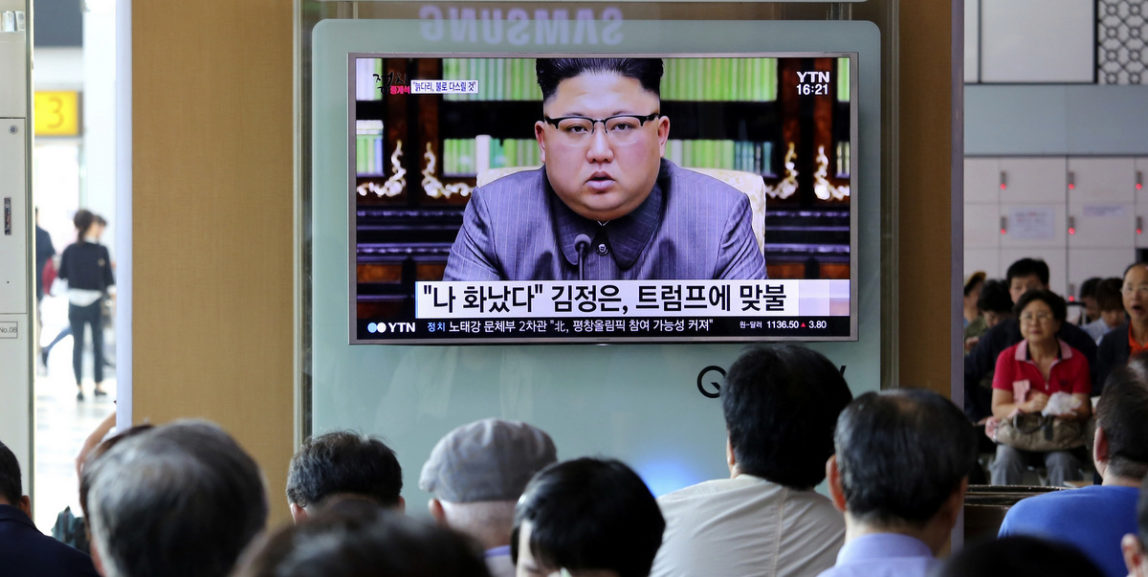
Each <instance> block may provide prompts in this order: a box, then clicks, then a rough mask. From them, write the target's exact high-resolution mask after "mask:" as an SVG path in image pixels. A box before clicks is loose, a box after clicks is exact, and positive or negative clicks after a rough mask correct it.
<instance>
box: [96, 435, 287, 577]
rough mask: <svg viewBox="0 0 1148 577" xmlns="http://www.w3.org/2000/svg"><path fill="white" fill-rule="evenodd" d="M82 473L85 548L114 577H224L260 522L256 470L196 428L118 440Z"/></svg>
mask: <svg viewBox="0 0 1148 577" xmlns="http://www.w3.org/2000/svg"><path fill="white" fill-rule="evenodd" d="M89 469H90V471H89ZM89 474H90V475H91V487H90V489H89V491H88V512H89V514H90V516H91V519H90V527H91V531H92V543H93V544H94V545H95V548H96V550H97V551H98V552H99V555H100V559H101V560H102V561H103V564H104V567H105V568H107V569H108V574H109V575H114V576H116V577H151V576H154V575H164V576H165V577H226V576H227V575H228V574H229V573H230V572H231V569H232V567H233V566H234V565H235V561H236V560H237V559H238V558H239V554H240V553H241V552H242V551H243V549H244V548H245V547H246V546H247V545H248V543H250V542H251V541H252V540H253V539H254V538H255V536H256V535H257V534H259V532H260V531H262V530H263V527H264V525H265V524H266V523H267V510H268V509H267V495H266V493H265V492H264V489H263V476H262V474H261V473H260V472H259V466H258V465H256V464H255V460H254V459H252V458H251V456H250V455H248V454H247V453H246V452H245V451H244V450H243V448H242V447H240V446H239V444H238V443H236V442H235V439H233V438H231V436H230V435H228V434H227V433H225V432H224V431H223V430H222V429H220V428H219V427H218V426H216V425H214V424H211V423H207V422H204V421H177V422H175V423H171V424H168V425H163V426H159V427H156V428H154V429H151V430H148V431H144V432H142V433H140V434H138V435H135V436H133V437H130V438H127V439H124V440H122V441H121V442H119V443H118V444H116V445H115V446H113V447H112V448H111V449H109V450H108V452H106V453H104V454H103V455H102V456H100V457H99V458H98V459H96V460H95V461H93V462H92V463H90V464H89V465H88V467H86V468H85V475H89Z"/></svg>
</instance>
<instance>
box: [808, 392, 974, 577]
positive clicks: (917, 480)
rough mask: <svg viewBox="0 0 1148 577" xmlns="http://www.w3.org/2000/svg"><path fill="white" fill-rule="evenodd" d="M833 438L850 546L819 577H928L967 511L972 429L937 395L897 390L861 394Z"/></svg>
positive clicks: (832, 466)
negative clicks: (833, 565)
mask: <svg viewBox="0 0 1148 577" xmlns="http://www.w3.org/2000/svg"><path fill="white" fill-rule="evenodd" d="M833 438H834V445H835V446H836V448H837V454H836V455H834V456H833V457H830V458H829V462H828V463H826V470H827V474H828V477H829V494H830V496H831V497H832V498H833V504H834V505H836V506H837V508H838V509H840V510H842V511H844V513H845V546H844V547H842V548H841V552H840V553H839V554H838V555H837V565H836V566H835V567H833V568H832V569H828V570H826V571H825V572H823V573H821V577H870V576H890V577H892V576H897V577H923V576H924V575H926V573H928V571H929V569H931V568H932V567H933V566H934V565H936V563H937V561H936V555H937V553H939V552H940V551H941V549H943V548H944V547H945V546H946V545H948V543H949V533H950V531H952V529H953V525H954V524H955V523H956V522H957V518H958V517H959V516H960V514H961V511H962V508H963V506H964V498H965V491H966V489H968V486H969V479H968V476H969V471H971V470H972V468H973V466H974V465H975V464H976V462H977V451H976V439H975V438H974V435H973V429H972V426H970V425H969V423H968V421H967V420H965V417H964V415H963V414H961V410H960V409H958V408H957V407H956V405H954V404H953V403H951V402H949V400H948V399H946V398H944V397H942V396H940V395H938V394H937V393H934V392H931V391H923V390H912V389H898V390H893V391H884V392H882V393H880V394H878V393H866V394H864V395H861V396H860V397H857V399H855V400H854V401H853V402H852V403H850V404H849V406H848V407H846V408H845V410H844V411H842V412H841V417H840V418H839V419H838V420H837V431H836V433H835V434H834V437H833Z"/></svg>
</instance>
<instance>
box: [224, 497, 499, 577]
mask: <svg viewBox="0 0 1148 577" xmlns="http://www.w3.org/2000/svg"><path fill="white" fill-rule="evenodd" d="M377 575H390V576H392V577H489V575H490V573H489V571H488V570H487V567H486V563H485V561H483V555H482V549H481V546H480V545H478V544H477V543H476V542H473V541H471V540H469V539H467V538H466V537H464V536H463V535H461V534H459V533H456V532H454V531H452V530H450V529H447V528H445V527H438V526H435V525H433V524H431V523H428V522H426V521H422V520H417V519H413V518H411V517H407V516H406V515H403V514H401V513H398V512H395V511H392V510H388V509H384V508H383V507H381V506H379V505H378V504H376V503H374V502H373V501H365V500H362V499H357V498H356V499H344V500H339V501H338V502H336V503H332V504H331V505H329V506H327V505H325V506H324V507H322V508H321V509H320V510H319V511H317V512H316V513H315V514H314V515H312V516H310V517H308V519H307V522H305V523H300V524H298V525H290V524H288V525H285V526H283V527H280V528H279V529H278V530H276V531H274V532H272V533H271V534H270V535H268V536H266V537H264V538H262V539H260V540H258V541H256V542H255V543H254V544H252V546H251V547H250V548H249V549H248V550H247V551H246V552H245V553H244V554H243V557H242V558H241V559H240V561H239V563H238V564H237V566H236V569H235V572H234V573H232V577H375V576H377Z"/></svg>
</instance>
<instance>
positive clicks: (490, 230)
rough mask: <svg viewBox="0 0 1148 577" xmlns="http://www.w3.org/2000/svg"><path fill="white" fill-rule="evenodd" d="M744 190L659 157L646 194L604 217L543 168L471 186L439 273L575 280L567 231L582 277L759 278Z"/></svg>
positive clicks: (460, 277) (761, 266)
mask: <svg viewBox="0 0 1148 577" xmlns="http://www.w3.org/2000/svg"><path fill="white" fill-rule="evenodd" d="M751 217H752V211H751V210H750V205H749V199H748V198H746V196H745V195H744V194H742V193H741V192H740V191H738V190H737V189H735V188H733V187H731V186H729V185H727V184H725V183H724V182H721V181H719V180H717V179H714V178H711V177H709V176H706V175H703V174H699V173H697V172H694V171H691V170H686V169H683V168H680V167H678V166H676V165H674V164H673V163H671V162H669V161H667V160H662V164H661V170H660V171H659V173H658V179H657V182H656V183H655V185H654V190H653V191H652V192H651V193H650V196H649V197H648V198H647V199H646V201H645V202H643V203H642V204H641V205H640V206H639V207H638V208H637V209H635V210H634V212H631V213H630V214H628V215H626V216H624V217H622V218H618V219H615V220H612V221H610V222H608V223H606V224H605V225H599V224H598V223H597V222H595V221H592V220H587V219H585V218H582V217H581V216H579V215H578V214H576V213H574V212H573V211H572V210H570V209H569V208H568V207H567V206H566V204H565V203H563V202H562V201H561V200H560V199H559V198H558V197H557V196H556V195H555V194H554V192H553V190H552V189H551V188H550V183H549V181H548V180H547V178H546V172H545V168H541V169H539V170H531V171H524V172H518V173H515V174H511V175H509V176H506V177H503V178H500V179H498V180H496V181H494V182H492V183H490V184H488V185H486V186H483V187H481V188H478V189H476V190H475V191H474V196H473V197H471V199H470V203H469V204H468V205H467V207H466V213H465V214H464V216H463V225H462V228H461V229H460V230H459V232H458V237H456V238H455V241H454V245H453V246H452V247H451V249H450V257H449V259H448V260H447V265H446V273H445V274H444V276H443V280H448V281H452V280H453V281H471V280H576V279H577V278H578V266H579V265H578V251H577V249H575V246H574V245H575V239H576V238H577V237H578V236H579V235H583V234H584V235H586V236H587V237H589V238H590V239H592V240H591V243H590V245H589V247H588V248H586V249H585V250H584V253H585V257H584V259H585V260H584V263H583V265H582V266H583V271H584V278H585V279H586V280H615V279H619V280H643V279H690V280H708V279H761V278H765V276H766V273H765V258H764V257H763V256H762V254H761V251H760V250H758V248H757V241H756V240H755V239H754V236H753V227H752V224H751V221H750V219H751Z"/></svg>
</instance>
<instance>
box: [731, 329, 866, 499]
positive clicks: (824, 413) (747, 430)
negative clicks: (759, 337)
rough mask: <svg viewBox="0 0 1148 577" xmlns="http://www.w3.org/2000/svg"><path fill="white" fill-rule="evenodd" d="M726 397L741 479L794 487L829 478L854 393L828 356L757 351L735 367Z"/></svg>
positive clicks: (781, 349) (796, 349)
mask: <svg viewBox="0 0 1148 577" xmlns="http://www.w3.org/2000/svg"><path fill="white" fill-rule="evenodd" d="M721 397H722V411H723V412H724V413H725V426H726V430H727V431H728V432H729V442H730V445H731V446H732V447H733V454H734V457H735V458H736V459H737V466H738V468H739V469H740V470H741V472H742V473H746V474H749V475H753V476H755V477H761V478H763V479H766V480H769V481H772V482H774V483H778V484H781V485H785V486H787V487H791V488H795V489H809V488H812V487H814V486H816V485H817V484H818V483H820V482H821V481H822V480H824V479H825V461H826V459H828V458H829V456H830V455H832V454H833V425H834V423H836V422H837V415H838V414H840V413H841V410H842V409H844V408H845V405H848V404H849V401H850V400H852V399H853V394H852V393H851V392H849V385H848V384H846V383H845V378H844V377H843V376H841V372H840V371H839V370H838V369H837V367H836V366H834V365H833V363H832V362H830V361H829V359H827V358H825V356H824V355H822V354H821V353H819V352H817V351H814V350H812V349H808V348H805V347H800V346H795V345H779V346H770V347H755V348H752V349H750V350H748V351H746V352H745V353H743V354H742V355H741V356H740V357H738V359H737V360H736V361H735V362H734V363H733V365H732V366H730V369H729V372H728V374H727V375H726V378H725V386H724V387H722V389H721Z"/></svg>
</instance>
